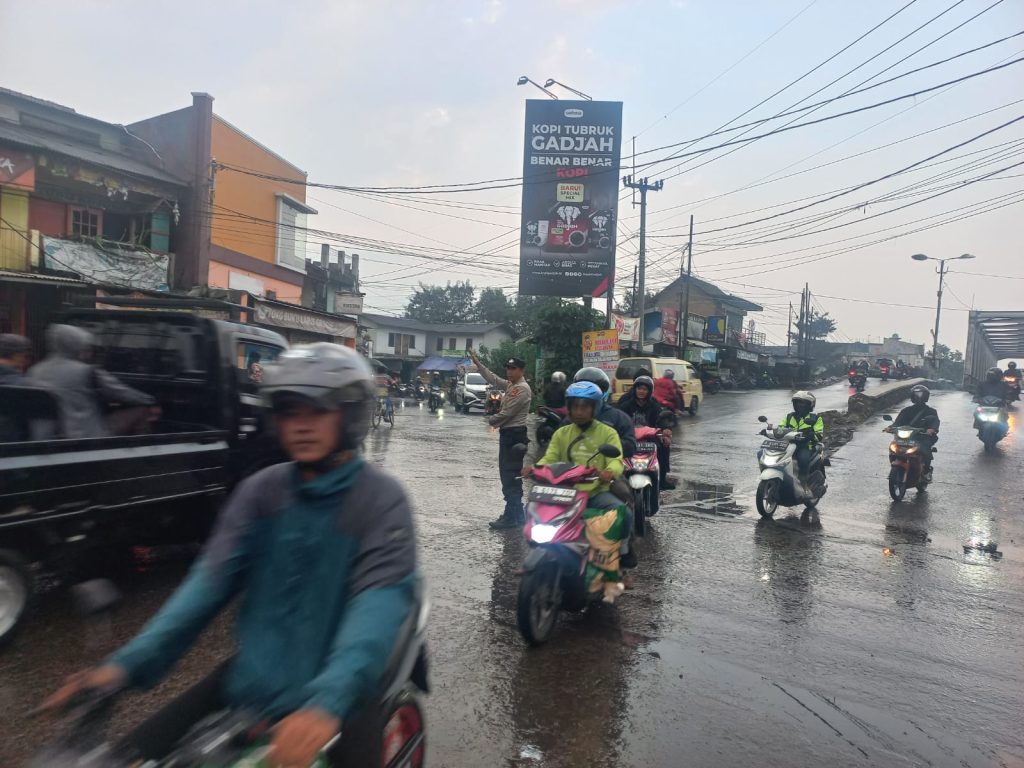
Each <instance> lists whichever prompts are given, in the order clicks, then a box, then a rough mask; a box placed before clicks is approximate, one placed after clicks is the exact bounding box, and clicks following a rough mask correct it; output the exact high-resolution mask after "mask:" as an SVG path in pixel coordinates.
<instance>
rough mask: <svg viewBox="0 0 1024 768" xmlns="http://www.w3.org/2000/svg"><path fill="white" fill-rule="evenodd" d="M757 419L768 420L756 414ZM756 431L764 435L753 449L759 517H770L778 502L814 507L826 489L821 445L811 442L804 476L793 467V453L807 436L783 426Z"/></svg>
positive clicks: (794, 463)
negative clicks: (811, 452)
mask: <svg viewBox="0 0 1024 768" xmlns="http://www.w3.org/2000/svg"><path fill="white" fill-rule="evenodd" d="M757 420H758V421H760V422H761V423H762V424H767V423H768V418H767V417H766V416H758V417H757ZM769 430H771V431H770V432H769ZM758 434H760V435H762V436H763V437H765V441H764V442H763V443H761V447H760V448H759V449H758V451H757V461H758V466H759V467H760V469H761V479H760V482H758V484H757V494H756V496H755V502H756V504H757V512H758V514H759V515H761V517H773V516H774V515H775V511H776V510H777V509H778V508H779V507H780V506H783V507H798V506H801V505H803V506H804V507H805V508H806V510H807V511H811V510H813V509H815V508H816V507H817V506H818V502H819V501H821V497H822V496H824V495H825V492H826V491H827V490H828V483H826V482H825V466H826V460H825V450H824V447H823V446H822V445H820V444H819V445H817V446H815V453H814V456H813V457H812V459H811V462H810V465H809V466H808V468H807V477H806V478H802V477H800V476H799V472H798V471H797V468H796V467H797V465H796V459H795V458H794V456H795V454H796V449H797V446H798V445H799V444H800V443H802V442H804V441H805V440H806V439H807V437H806V436H805V435H803V434H801V433H800V432H798V431H796V430H791V429H789V428H787V427H766V428H765V429H762V430H761V431H760V432H759V433H758Z"/></svg>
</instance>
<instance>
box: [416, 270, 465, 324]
mask: <svg viewBox="0 0 1024 768" xmlns="http://www.w3.org/2000/svg"><path fill="white" fill-rule="evenodd" d="M475 293H476V289H475V288H473V285H472V283H470V282H469V281H468V280H466V281H464V282H458V283H455V284H454V285H452V283H448V284H447V285H446V286H445V287H444V288H442V287H441V286H439V285H424V284H423V283H420V287H419V288H417V289H416V290H415V291H413V295H412V298H410V299H409V303H408V304H406V306H405V316H406V317H409V318H412V319H414V320H419V321H421V322H424V323H442V324H449V323H468V322H472V320H473V318H474V312H475V304H474V301H473V300H474V295H475Z"/></svg>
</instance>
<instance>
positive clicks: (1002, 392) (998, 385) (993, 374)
mask: <svg viewBox="0 0 1024 768" xmlns="http://www.w3.org/2000/svg"><path fill="white" fill-rule="evenodd" d="M1009 395H1010V388H1009V387H1008V386H1007V385H1006V382H1005V381H1003V372H1002V370H1001V369H999V368H997V367H995V366H993V367H991V368H989V369H988V371H986V372H985V380H984V381H983V382H981V383H980V384H979V385H978V387H977V389H975V391H974V401H975V402H976V403H980V402H981V399H982V398H983V397H998V398H999V399H1000V400H1003V401H1008V400H1009Z"/></svg>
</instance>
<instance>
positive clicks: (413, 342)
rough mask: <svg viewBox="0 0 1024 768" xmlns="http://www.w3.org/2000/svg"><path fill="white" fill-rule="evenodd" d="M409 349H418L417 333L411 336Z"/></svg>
mask: <svg viewBox="0 0 1024 768" xmlns="http://www.w3.org/2000/svg"><path fill="white" fill-rule="evenodd" d="M409 349H416V334H411V335H410V336H409Z"/></svg>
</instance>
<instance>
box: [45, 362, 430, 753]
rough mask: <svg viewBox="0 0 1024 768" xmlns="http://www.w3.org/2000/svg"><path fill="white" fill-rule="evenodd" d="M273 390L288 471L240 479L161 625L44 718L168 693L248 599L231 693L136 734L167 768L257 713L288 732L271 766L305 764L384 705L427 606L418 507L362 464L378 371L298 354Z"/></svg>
mask: <svg viewBox="0 0 1024 768" xmlns="http://www.w3.org/2000/svg"><path fill="white" fill-rule="evenodd" d="M261 390H262V393H263V396H264V398H265V401H266V402H267V404H268V405H269V406H270V408H271V410H272V412H273V414H274V420H275V424H276V427H277V431H278V434H279V436H280V440H281V444H282V446H283V448H284V450H285V452H286V453H287V454H288V455H289V456H290V457H291V459H292V461H291V462H289V463H285V464H278V465H275V466H272V467H268V468H267V469H264V470H262V471H260V472H258V473H256V474H255V475H253V476H251V477H249V478H247V479H246V480H244V481H243V482H242V483H241V484H240V485H239V486H238V488H237V489H236V490H235V492H234V493H233V494H232V495H231V497H230V499H228V501H227V503H226V505H225V507H224V510H223V511H222V513H221V515H220V517H219V519H218V522H217V526H216V528H215V530H214V533H213V535H212V536H211V538H210V540H209V541H208V542H207V544H206V547H205V549H204V551H203V554H202V556H201V557H200V558H199V559H198V560H197V561H196V563H195V564H194V565H193V566H192V569H191V570H190V571H189V573H188V576H187V577H186V578H185V580H184V582H183V583H182V584H181V586H179V587H178V589H177V591H176V592H175V593H174V595H173V596H172V597H171V598H170V599H169V600H168V601H167V603H165V604H164V606H163V607H162V608H161V609H160V611H159V612H158V613H157V614H156V616H155V617H153V618H152V619H151V620H150V621H149V623H148V624H147V625H146V626H145V627H144V628H143V630H142V631H141V632H140V633H139V634H138V635H137V636H136V637H135V638H134V639H132V640H131V641H129V642H128V644H127V645H125V646H123V647H122V648H121V649H120V650H118V651H116V652H115V653H114V654H113V655H111V656H110V657H109V658H108V659H107V660H106V661H105V662H103V664H102V665H100V666H99V667H96V668H94V669H92V670H87V671H85V672H81V673H78V674H77V675H74V676H72V677H71V678H70V679H69V680H68V681H67V682H66V683H65V685H64V687H62V688H61V689H60V690H59V691H57V693H55V694H54V695H53V696H51V697H50V699H48V700H47V702H46V703H45V704H44V706H49V707H59V706H61V705H62V704H64V703H66V702H67V701H68V700H69V699H70V698H71V697H72V696H74V695H75V694H76V693H78V692H79V691H82V690H83V689H87V688H106V687H119V686H133V687H143V688H146V687H151V686H154V685H156V684H157V683H158V682H159V681H160V680H161V679H162V678H163V677H164V676H165V675H166V674H167V673H168V671H169V670H170V669H171V667H172V666H174V664H175V663H176V662H177V661H178V659H180V658H181V657H182V656H183V655H184V654H185V652H186V651H187V650H188V648H189V647H190V646H191V645H192V643H193V642H194V641H195V639H196V638H197V637H198V635H199V634H200V632H202V630H203V629H204V627H206V625H207V624H209V623H210V621H211V620H212V619H213V618H214V616H216V615H217V614H218V613H219V612H220V611H221V610H222V609H223V608H224V607H225V606H226V605H227V604H228V603H230V602H231V601H232V600H233V598H235V597H236V596H240V598H241V600H240V603H239V608H238V614H237V617H236V618H235V635H236V639H237V650H236V654H235V656H234V658H233V659H232V660H231V662H230V664H229V666H228V667H227V670H226V673H225V675H224V676H223V680H222V681H221V683H220V684H219V685H217V686H208V687H209V688H211V690H210V691H208V692H207V693H206V695H205V698H204V700H202V701H200V702H197V700H196V698H195V696H193V697H192V698H191V699H189V701H188V702H187V703H184V704H181V705H180V706H178V707H177V708H175V704H174V702H172V704H171V705H169V706H168V707H166V708H165V709H164V710H161V711H160V712H158V713H157V714H156V715H155V716H154V717H153V718H151V720H150V721H148V722H147V723H144V724H143V725H142V726H141V727H140V728H138V729H137V730H136V731H135V732H134V733H133V734H129V735H128V737H127V738H126V741H127V744H128V747H129V748H130V749H133V750H134V751H135V752H136V753H137V754H139V756H140V757H142V758H146V759H158V758H159V757H161V756H162V753H163V754H165V753H166V752H167V751H169V749H170V748H171V747H173V745H174V743H175V741H177V739H178V738H180V737H181V736H183V735H184V733H185V731H186V730H187V728H188V727H189V726H190V725H191V724H192V723H194V722H196V721H197V720H198V719H200V718H202V717H203V716H204V715H205V714H209V712H210V711H215V710H219V709H223V708H225V707H228V708H242V707H245V708H249V709H254V710H257V711H259V712H261V713H263V714H264V715H265V716H266V717H267V718H268V719H270V720H275V721H278V722H277V726H276V728H275V729H274V731H273V739H272V742H271V744H272V746H271V751H270V754H269V756H268V762H269V764H270V765H271V766H274V767H275V768H276V767H277V766H297V765H309V764H310V763H312V762H313V761H314V760H315V759H316V756H317V754H318V753H319V752H320V750H321V749H323V748H324V747H325V746H326V745H327V744H328V743H329V742H330V741H331V740H332V739H334V737H335V736H336V735H337V734H338V733H339V731H340V729H341V727H342V724H343V723H344V722H346V721H347V720H348V719H349V718H350V717H352V716H353V715H354V714H355V713H356V712H357V708H358V705H360V704H363V703H365V700H366V699H367V698H368V697H370V696H372V694H373V692H374V691H375V689H376V687H377V686H378V684H379V681H380V680H381V678H382V676H383V674H384V672H385V669H386V666H387V661H388V657H389V655H390V654H391V652H392V648H393V646H394V645H395V642H396V639H397V637H398V633H399V629H400V627H401V625H402V624H403V622H404V621H405V620H406V618H407V617H408V616H410V614H411V612H412V611H413V610H414V608H415V592H414V590H415V569H416V544H415V534H414V531H413V524H412V515H411V513H410V509H409V504H408V501H407V500H406V496H405V493H404V492H403V490H402V488H401V487H400V486H399V484H398V482H397V481H396V480H395V479H394V478H392V477H391V476H389V475H387V474H385V473H384V472H383V471H382V470H380V469H378V468H376V467H375V466H373V465H371V464H368V463H366V462H364V461H363V459H362V457H361V456H360V453H359V447H360V445H361V444H362V441H363V439H364V438H365V436H366V432H367V427H368V425H369V421H370V414H371V408H372V407H373V404H374V395H375V388H374V381H373V377H372V375H371V373H370V370H369V367H368V366H367V364H366V362H365V361H364V360H363V359H362V358H361V357H360V356H359V355H358V354H357V353H355V352H354V351H352V350H349V349H346V348H344V347H341V346H338V345H335V344H325V343H319V344H311V345H308V346H300V347H295V348H292V349H291V350H289V351H287V352H285V353H283V354H282V355H281V356H280V358H278V360H277V362H276V363H275V364H273V365H268V366H267V367H266V369H265V375H264V380H263V382H262V386H261ZM185 698H188V696H187V695H186V696H184V697H182V699H185ZM182 699H179V700H178V701H181V700H182Z"/></svg>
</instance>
